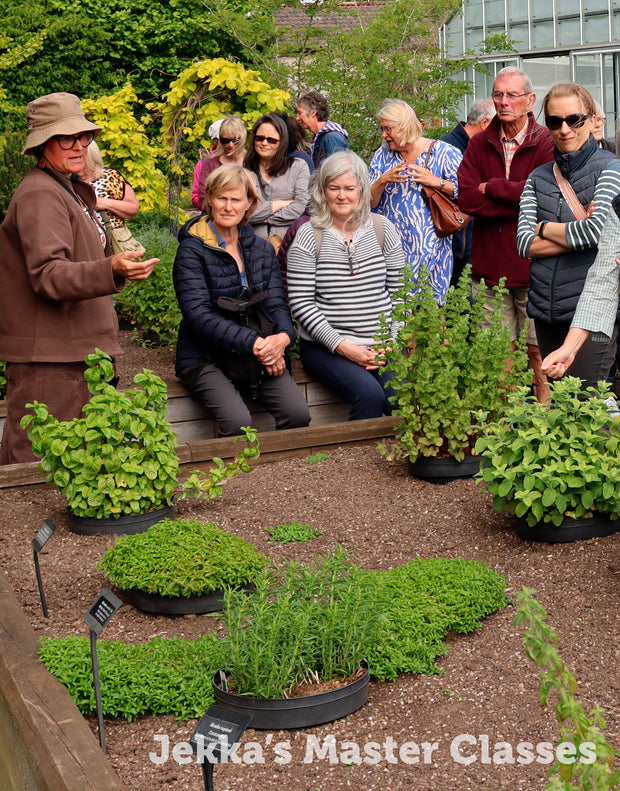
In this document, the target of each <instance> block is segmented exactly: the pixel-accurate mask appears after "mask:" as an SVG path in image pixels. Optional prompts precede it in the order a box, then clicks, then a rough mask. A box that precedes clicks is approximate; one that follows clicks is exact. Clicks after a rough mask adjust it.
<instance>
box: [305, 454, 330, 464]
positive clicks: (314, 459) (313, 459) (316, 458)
mask: <svg viewBox="0 0 620 791" xmlns="http://www.w3.org/2000/svg"><path fill="white" fill-rule="evenodd" d="M327 459H329V455H328V454H327V453H314V454H313V455H312V456H308V457H307V458H306V461H307V462H308V464H318V462H320V461H327Z"/></svg>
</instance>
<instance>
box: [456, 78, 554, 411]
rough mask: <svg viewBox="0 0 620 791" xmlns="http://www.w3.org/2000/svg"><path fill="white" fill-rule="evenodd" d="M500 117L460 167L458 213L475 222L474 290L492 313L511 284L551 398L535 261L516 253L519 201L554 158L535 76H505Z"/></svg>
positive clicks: (513, 309) (515, 323) (513, 306)
mask: <svg viewBox="0 0 620 791" xmlns="http://www.w3.org/2000/svg"><path fill="white" fill-rule="evenodd" d="M491 98H492V99H493V104H494V105H495V111H496V115H495V117H494V118H493V120H492V121H491V122H490V123H489V125H488V126H487V128H486V129H485V130H484V131H483V132H480V133H479V134H477V135H475V136H474V137H473V138H472V139H471V140H470V141H469V145H468V146H467V150H466V151H465V154H464V155H463V161H462V162H461V165H460V167H459V171H458V180H459V193H458V194H459V207H460V209H461V210H462V211H464V212H467V214H471V215H472V216H473V217H474V218H475V222H474V230H473V236H472V244H471V267H472V271H471V274H472V279H473V281H474V289H484V290H485V294H486V305H487V309H488V310H489V312H490V311H491V310H492V300H493V286H495V285H497V284H498V283H499V281H500V280H501V279H502V278H505V285H506V288H507V289H508V294H506V295H505V298H504V318H505V321H506V323H507V324H508V325H509V327H510V331H511V335H512V339H513V341H516V340H517V338H518V337H519V335H520V333H521V330H523V329H524V328H527V350H528V356H529V359H530V367H531V368H532V369H533V371H534V392H535V393H536V395H537V397H538V398H539V400H541V401H543V400H545V399H546V397H547V394H548V385H547V383H546V376H544V374H543V373H542V369H541V363H542V360H541V358H540V350H539V348H538V342H537V340H536V333H535V331H534V324H533V322H528V320H527V294H528V287H529V280H530V264H531V260H530V259H529V258H521V256H520V255H519V253H518V251H517V242H516V238H517V220H518V217H519V201H520V199H521V193H522V192H523V187H524V186H525V182H526V179H527V177H528V176H529V175H530V173H531V172H532V171H533V170H534V168H537V167H538V166H539V165H544V164H545V163H546V162H551V161H552V160H553V140H552V138H551V134H550V133H549V130H548V129H546V128H545V127H544V126H541V125H540V124H538V123H536V120H535V118H534V114H533V112H532V108H533V106H534V102H535V101H536V94H535V93H534V90H533V87H532V81H531V79H530V78H529V77H528V75H527V74H526V73H525V72H524V71H522V70H521V69H518V68H516V67H515V66H508V67H506V68H505V69H502V70H501V71H499V72H498V73H497V75H496V77H495V81H494V82H493V91H492V93H491Z"/></svg>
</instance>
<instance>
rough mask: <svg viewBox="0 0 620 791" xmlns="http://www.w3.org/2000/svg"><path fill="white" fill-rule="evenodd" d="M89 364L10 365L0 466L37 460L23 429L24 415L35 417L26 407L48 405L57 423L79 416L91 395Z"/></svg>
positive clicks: (7, 370)
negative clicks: (21, 424)
mask: <svg viewBox="0 0 620 791" xmlns="http://www.w3.org/2000/svg"><path fill="white" fill-rule="evenodd" d="M85 370H86V364H85V363H83V362H81V363H7V364H6V396H7V416H6V422H5V424H4V432H3V435H2V445H1V446H0V464H21V463H23V462H28V461H37V457H36V456H35V455H34V453H33V452H32V448H31V447H30V440H29V439H28V435H27V434H26V432H25V431H24V430H23V429H22V428H21V427H20V425H19V424H20V420H21V419H22V417H23V416H24V415H28V414H32V412H31V411H30V410H29V409H26V404H31V403H33V401H38V402H39V403H42V404H46V405H47V407H48V409H49V411H50V414H52V415H54V417H55V418H58V420H72V419H73V418H74V417H79V416H80V414H81V412H82V407H83V406H84V404H85V403H86V402H87V401H89V400H90V397H91V393H90V391H89V390H88V387H87V386H86V382H85V381H84V371H85Z"/></svg>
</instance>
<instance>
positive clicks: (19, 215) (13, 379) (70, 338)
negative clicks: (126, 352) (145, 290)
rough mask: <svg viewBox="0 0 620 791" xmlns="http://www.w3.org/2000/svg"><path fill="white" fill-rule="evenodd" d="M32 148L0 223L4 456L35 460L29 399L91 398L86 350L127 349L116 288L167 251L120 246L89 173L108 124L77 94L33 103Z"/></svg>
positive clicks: (0, 459) (54, 408) (70, 411)
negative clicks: (27, 428)
mask: <svg viewBox="0 0 620 791" xmlns="http://www.w3.org/2000/svg"><path fill="white" fill-rule="evenodd" d="M26 117H27V120H28V137H27V139H26V145H25V148H24V150H23V152H22V153H24V154H31V155H33V156H34V157H35V158H36V160H37V163H36V166H35V167H33V169H32V170H31V171H30V172H29V173H28V174H27V175H26V177H25V178H24V180H23V181H22V182H21V184H20V185H19V186H18V187H17V189H16V190H15V194H14V195H13V198H12V200H11V203H10V205H9V208H8V211H7V215H6V217H5V220H4V222H3V223H2V225H1V226H0V360H5V361H6V362H7V366H6V379H7V402H8V404H7V407H8V408H7V419H6V423H5V426H4V435H3V438H2V446H1V448H0V464H11V463H17V462H26V461H34V460H35V458H36V457H35V456H34V454H33V453H32V450H31V448H30V442H29V440H28V438H27V436H26V434H25V432H24V431H23V430H22V429H21V427H20V425H19V422H20V419H21V417H22V416H23V415H24V414H26V410H25V404H27V403H32V402H33V401H35V400H37V401H40V402H42V403H45V404H47V405H48V407H49V408H50V412H51V413H52V414H53V415H54V416H55V417H57V418H58V419H59V420H70V419H72V418H74V417H76V416H78V415H79V414H80V412H81V410H82V406H83V405H84V404H85V403H86V402H87V401H88V399H89V398H90V393H89V392H88V388H87V387H86V383H85V382H84V377H83V373H84V368H85V365H84V357H85V356H86V355H87V354H90V353H91V352H93V351H94V350H95V348H99V349H102V350H103V351H105V352H107V353H108V354H109V355H111V356H112V357H114V356H116V355H118V354H120V353H121V350H120V347H119V344H118V321H117V319H116V314H115V311H114V304H113V301H112V296H111V295H112V294H115V293H117V292H119V291H120V290H121V289H122V288H123V285H124V282H125V279H129V280H142V279H145V278H147V277H148V276H149V275H150V273H151V272H152V270H153V267H154V266H155V264H156V263H157V261H158V259H157V258H151V259H149V260H147V261H138V260H135V259H136V258H138V257H139V254H138V253H129V252H126V253H120V254H118V255H114V256H113V255H112V254H111V253H112V251H111V248H110V246H109V244H108V241H107V239H106V235H105V231H104V229H103V228H102V227H101V226H100V224H99V223H98V221H97V217H96V215H95V213H94V208H95V201H96V199H95V193H94V190H93V189H92V187H91V186H90V185H88V184H85V183H84V182H82V181H80V180H79V177H78V174H79V172H80V171H81V170H82V168H83V166H84V154H85V151H86V149H87V148H88V146H89V145H90V143H91V142H92V140H93V139H94V138H95V137H96V136H97V135H98V134H99V133H100V132H101V128H100V127H98V126H96V125H95V124H93V123H91V122H90V121H88V120H87V119H86V118H85V117H84V114H83V112H82V108H81V106H80V101H79V99H78V98H77V96H74V95H73V94H70V93H52V94H48V95H46V96H41V97H40V98H38V99H35V100H34V101H32V102H30V103H29V104H28V106H27V107H26Z"/></svg>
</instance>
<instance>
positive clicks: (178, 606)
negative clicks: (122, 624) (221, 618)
mask: <svg viewBox="0 0 620 791" xmlns="http://www.w3.org/2000/svg"><path fill="white" fill-rule="evenodd" d="M241 589H242V590H245V591H248V592H249V591H253V590H254V589H255V587H254V585H253V584H248V585H243V586H241ZM121 598H122V599H123V601H124V602H126V603H127V604H131V606H132V607H135V608H136V609H137V610H142V611H143V612H148V613H152V614H154V615H200V614H201V613H205V612H217V611H218V610H223V609H224V591H223V590H216V591H213V593H207V594H205V595H204V596H162V595H161V594H159V593H147V592H146V591H143V590H136V589H134V590H125V589H123V590H122V592H121Z"/></svg>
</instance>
